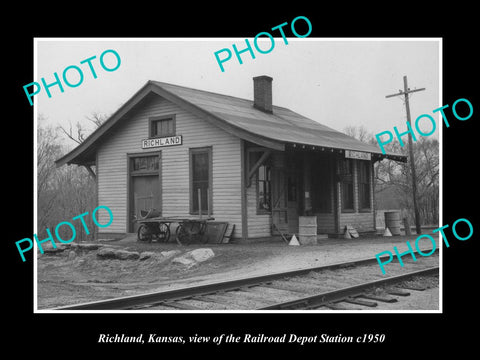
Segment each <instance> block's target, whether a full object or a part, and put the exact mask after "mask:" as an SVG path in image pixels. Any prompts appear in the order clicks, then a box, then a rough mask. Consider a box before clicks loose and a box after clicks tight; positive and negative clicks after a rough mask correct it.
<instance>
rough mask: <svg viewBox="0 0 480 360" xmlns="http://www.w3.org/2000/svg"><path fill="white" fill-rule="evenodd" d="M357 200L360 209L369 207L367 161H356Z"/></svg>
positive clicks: (368, 168)
mask: <svg viewBox="0 0 480 360" xmlns="http://www.w3.org/2000/svg"><path fill="white" fill-rule="evenodd" d="M358 202H359V208H360V209H370V162H369V161H358Z"/></svg>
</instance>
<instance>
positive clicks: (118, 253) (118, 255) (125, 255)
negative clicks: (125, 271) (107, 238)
mask: <svg viewBox="0 0 480 360" xmlns="http://www.w3.org/2000/svg"><path fill="white" fill-rule="evenodd" d="M97 257H98V258H100V259H102V260H105V259H118V260H137V259H138V258H140V254H139V253H138V252H136V251H127V250H122V249H113V248H110V247H104V248H102V249H100V250H98V252H97Z"/></svg>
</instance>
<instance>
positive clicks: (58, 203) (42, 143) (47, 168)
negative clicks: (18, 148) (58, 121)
mask: <svg viewBox="0 0 480 360" xmlns="http://www.w3.org/2000/svg"><path fill="white" fill-rule="evenodd" d="M87 119H88V120H89V121H90V122H92V124H93V125H94V126H95V127H98V126H100V125H101V124H102V123H103V121H104V120H105V119H106V116H105V115H100V114H98V113H93V114H92V115H91V116H90V117H87ZM45 122H46V121H45V118H44V116H39V121H38V129H37V139H38V142H37V154H38V158H37V169H38V171H37V210H38V211H37V214H38V219H37V226H38V236H46V229H47V228H49V229H50V230H51V231H52V229H54V228H55V227H56V225H57V224H58V223H60V222H62V221H70V222H72V220H71V219H72V218H73V217H75V216H78V215H80V214H83V213H85V212H89V213H90V214H91V213H92V211H93V209H94V207H95V206H96V203H95V202H96V185H95V180H94V179H93V178H92V177H91V176H90V174H89V172H88V171H87V170H86V169H85V168H84V167H79V166H62V167H61V168H57V167H56V165H55V160H57V159H58V158H60V157H61V156H62V155H63V154H64V153H65V152H66V151H67V150H66V146H65V145H64V144H63V143H62V136H61V135H62V134H63V135H66V136H67V138H68V139H70V140H72V141H74V142H75V143H76V144H80V143H82V142H83V141H84V140H85V139H86V137H87V133H88V132H89V130H88V129H86V128H84V127H82V125H81V124H80V123H77V125H76V126H75V127H72V125H71V124H70V127H69V129H68V130H66V129H65V128H64V127H63V126H58V127H56V128H54V127H53V126H51V125H46V124H45ZM84 220H85V221H86V224H87V227H88V228H89V229H93V228H94V226H93V223H92V220H91V216H90V217H88V216H87V217H85V218H84ZM72 223H74V222H72ZM74 225H76V237H75V239H76V240H77V241H83V240H86V239H88V238H91V237H92V235H93V231H92V232H90V234H86V233H85V231H83V225H82V224H81V222H78V224H77V223H75V224H74ZM59 235H60V236H61V237H62V239H69V238H71V236H72V233H71V230H70V229H69V228H68V227H65V226H64V227H61V228H59Z"/></svg>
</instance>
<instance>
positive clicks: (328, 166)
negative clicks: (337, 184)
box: [311, 158, 333, 213]
mask: <svg viewBox="0 0 480 360" xmlns="http://www.w3.org/2000/svg"><path fill="white" fill-rule="evenodd" d="M311 171H312V175H311V199H312V210H313V211H314V212H317V213H330V212H331V211H332V191H333V190H332V163H331V161H330V160H329V159H326V158H318V159H315V162H314V166H312V170H311Z"/></svg>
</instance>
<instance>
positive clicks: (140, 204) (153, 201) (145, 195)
mask: <svg viewBox="0 0 480 360" xmlns="http://www.w3.org/2000/svg"><path fill="white" fill-rule="evenodd" d="M131 186H132V190H131V191H132V197H131V199H132V204H131V207H130V208H131V209H132V210H131V215H132V218H137V219H140V218H141V214H140V210H149V209H157V210H159V211H161V210H162V208H161V204H160V186H159V181H158V175H143V176H132V183H131ZM137 230H138V223H136V222H134V223H133V226H132V231H133V232H136V231H137Z"/></svg>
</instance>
